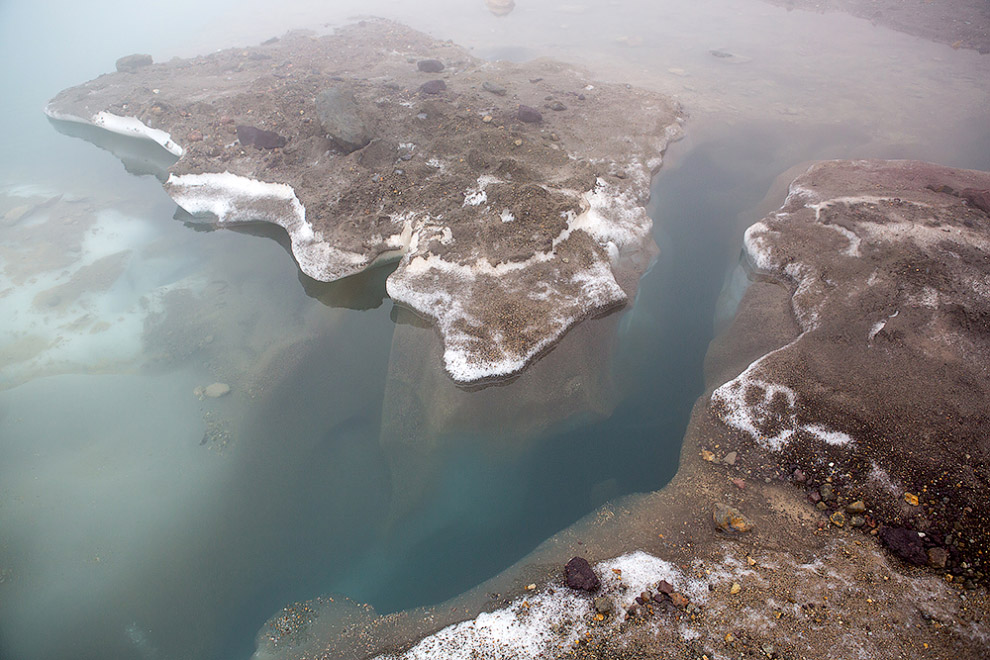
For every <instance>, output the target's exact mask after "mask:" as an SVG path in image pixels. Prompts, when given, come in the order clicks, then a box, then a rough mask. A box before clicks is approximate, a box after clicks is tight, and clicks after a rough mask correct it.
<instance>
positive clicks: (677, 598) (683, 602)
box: [670, 591, 691, 608]
mask: <svg viewBox="0 0 990 660" xmlns="http://www.w3.org/2000/svg"><path fill="white" fill-rule="evenodd" d="M670 602H672V603H673V604H674V606H675V607H682V608H683V607H687V606H688V605H689V604H690V603H691V600H690V599H689V598H688V597H687V596H685V595H684V594H682V593H680V592H679V591H675V592H674V593H672V594H670Z"/></svg>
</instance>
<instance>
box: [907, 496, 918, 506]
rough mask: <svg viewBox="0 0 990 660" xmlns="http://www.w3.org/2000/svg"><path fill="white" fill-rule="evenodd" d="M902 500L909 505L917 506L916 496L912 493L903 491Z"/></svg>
mask: <svg viewBox="0 0 990 660" xmlns="http://www.w3.org/2000/svg"><path fill="white" fill-rule="evenodd" d="M904 501H905V502H907V503H908V504H910V505H911V506H918V496H917V495H915V494H914V493H904Z"/></svg>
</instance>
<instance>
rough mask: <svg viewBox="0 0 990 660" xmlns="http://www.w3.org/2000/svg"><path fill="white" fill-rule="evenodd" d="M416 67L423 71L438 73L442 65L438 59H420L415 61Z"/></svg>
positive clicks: (442, 67) (441, 69)
mask: <svg viewBox="0 0 990 660" xmlns="http://www.w3.org/2000/svg"><path fill="white" fill-rule="evenodd" d="M416 68H417V69H419V70H420V71H423V72H425V73H440V72H441V71H443V69H444V66H443V62H441V61H440V60H420V61H419V62H417V63H416Z"/></svg>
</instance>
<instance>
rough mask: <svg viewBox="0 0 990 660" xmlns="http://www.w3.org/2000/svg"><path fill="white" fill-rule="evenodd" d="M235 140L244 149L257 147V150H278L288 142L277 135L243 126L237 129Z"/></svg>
mask: <svg viewBox="0 0 990 660" xmlns="http://www.w3.org/2000/svg"><path fill="white" fill-rule="evenodd" d="M237 139H238V140H239V141H240V143H241V144H242V145H243V146H245V147H257V148H258V149H278V148H281V147H284V146H285V145H286V143H287V142H288V140H286V139H285V138H284V137H282V136H281V135H279V134H278V133H275V132H273V131H266V130H264V129H261V128H257V127H255V126H246V125H244V124H242V125H240V126H238V127H237Z"/></svg>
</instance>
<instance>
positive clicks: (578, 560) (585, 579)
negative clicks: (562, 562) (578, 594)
mask: <svg viewBox="0 0 990 660" xmlns="http://www.w3.org/2000/svg"><path fill="white" fill-rule="evenodd" d="M564 581H565V582H566V583H567V586H568V587H570V588H571V589H577V590H579V591H587V592H592V591H598V589H599V588H600V587H601V586H602V583H601V580H599V579H598V576H597V575H595V571H594V569H592V568H591V564H589V563H588V560H587V559H584V558H583V557H574V558H573V559H571V560H570V561H569V562H567V565H566V566H564Z"/></svg>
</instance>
